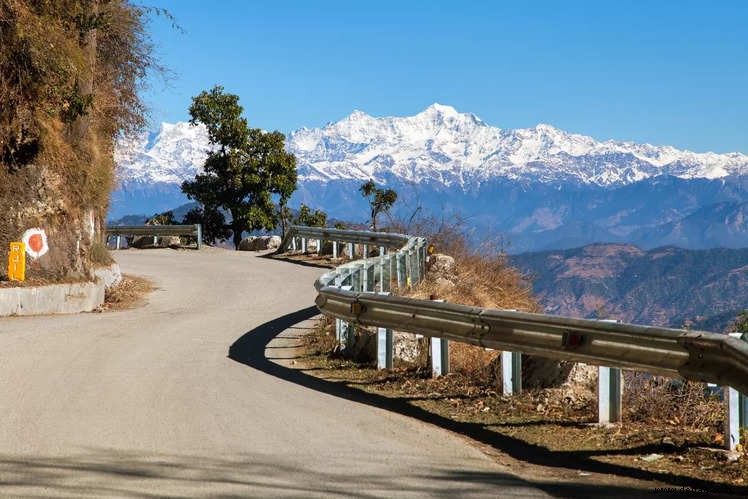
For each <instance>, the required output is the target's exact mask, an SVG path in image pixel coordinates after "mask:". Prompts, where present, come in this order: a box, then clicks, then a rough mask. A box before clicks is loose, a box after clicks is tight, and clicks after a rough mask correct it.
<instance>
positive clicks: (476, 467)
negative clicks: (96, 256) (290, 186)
mask: <svg viewBox="0 0 748 499" xmlns="http://www.w3.org/2000/svg"><path fill="white" fill-rule="evenodd" d="M116 256H117V259H118V260H119V262H120V265H121V267H122V269H123V271H124V272H126V273H131V274H138V275H143V276H146V277H148V278H150V279H151V280H152V281H153V282H154V283H155V285H156V286H157V289H156V290H155V291H154V292H153V293H152V294H151V295H150V296H149V299H148V304H147V305H146V306H143V307H140V308H136V309H133V310H127V311H121V312H108V313H91V314H81V315H71V316H54V317H30V318H0V414H2V424H0V495H2V496H66V497H81V496H88V497H102V496H117V497H121V496H124V497H163V496H169V497H196V496H206V495H210V496H222V497H240V496H241V497H245V496H253V497H258V496H261V497H265V496H271V495H272V496H278V495H280V496H296V497H298V496H304V497H307V496H325V497H329V496H335V495H340V496H347V497H350V496H360V497H369V496H386V497H393V496H456V495H458V496H483V495H485V496H494V497H495V496H497V495H501V496H514V495H516V496H544V495H545V494H544V493H543V492H541V491H540V490H538V489H535V488H533V487H531V486H529V485H528V484H527V483H526V482H523V481H522V480H521V479H519V478H516V477H514V476H512V475H510V474H509V473H508V472H507V470H506V469H505V468H503V467H501V466H499V465H497V464H495V463H494V462H493V461H492V460H491V459H490V458H488V457H486V456H485V455H484V454H483V453H482V452H480V451H479V450H478V449H477V448H475V447H473V446H471V445H469V444H468V443H467V442H466V441H464V440H463V439H461V438H459V437H457V436H455V435H452V434H450V433H448V432H446V431H444V430H440V429H438V428H436V427H433V426H430V425H427V424H424V423H421V422H419V421H416V420H414V419H410V418H407V417H404V416H401V415H398V414H393V413H390V412H387V411H384V410H382V409H378V408H375V407H371V406H368V405H364V404H360V403H357V402H356V401H353V400H350V399H347V398H345V397H341V396H335V395H334V394H331V393H325V392H324V391H321V390H319V389H314V387H313V386H311V385H310V386H305V383H304V382H303V380H302V381H298V380H295V379H294V375H293V372H296V371H294V370H293V369H289V368H287V367H283V366H282V365H280V364H277V363H276V362H283V360H281V359H282V357H284V356H288V352H292V350H289V349H288V347H291V346H293V344H294V342H295V341H297V340H298V334H301V333H303V331H302V330H301V329H294V328H300V327H304V326H303V324H302V325H301V326H299V325H294V324H297V323H298V322H300V321H302V320H303V319H308V318H310V317H311V316H312V315H314V314H315V310H314V309H313V308H311V307H310V305H312V304H313V300H314V296H315V292H314V288H313V286H312V282H313V281H314V279H315V278H316V277H317V276H318V275H319V274H320V273H321V272H322V270H321V269H319V268H314V267H304V266H299V265H292V264H288V263H284V262H278V261H273V260H269V259H264V258H259V257H257V256H256V255H254V254H250V253H244V252H230V251H217V250H206V251H201V252H196V251H172V250H151V251H123V252H118V253H117V254H116ZM289 328H290V329H289ZM284 330H286V332H285V333H284V334H283V336H282V337H281V338H280V339H276V340H272V338H273V337H274V336H275V335H277V334H278V333H280V332H282V331H284ZM271 340H272V341H271ZM269 341H270V344H269V345H267V347H268V348H267V350H266V349H265V347H266V343H268V342H269ZM273 359H275V361H274V360H273ZM283 373H285V374H283ZM289 373H290V374H289ZM299 375H300V376H305V375H303V374H301V373H299ZM307 378H309V377H307Z"/></svg>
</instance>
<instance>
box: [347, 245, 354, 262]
mask: <svg viewBox="0 0 748 499" xmlns="http://www.w3.org/2000/svg"><path fill="white" fill-rule="evenodd" d="M353 257H354V251H353V243H348V258H350V259H351V260H353Z"/></svg>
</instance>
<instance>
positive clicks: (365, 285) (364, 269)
mask: <svg viewBox="0 0 748 499" xmlns="http://www.w3.org/2000/svg"><path fill="white" fill-rule="evenodd" d="M361 277H362V280H361V283H362V284H361V291H362V292H363V293H367V292H368V291H369V265H367V264H363V265H362V266H361ZM372 284H373V283H372Z"/></svg>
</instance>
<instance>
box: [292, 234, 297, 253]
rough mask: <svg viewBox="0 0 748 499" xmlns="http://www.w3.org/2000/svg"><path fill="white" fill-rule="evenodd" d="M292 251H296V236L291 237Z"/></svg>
mask: <svg viewBox="0 0 748 499" xmlns="http://www.w3.org/2000/svg"><path fill="white" fill-rule="evenodd" d="M291 249H292V250H293V251H296V236H291Z"/></svg>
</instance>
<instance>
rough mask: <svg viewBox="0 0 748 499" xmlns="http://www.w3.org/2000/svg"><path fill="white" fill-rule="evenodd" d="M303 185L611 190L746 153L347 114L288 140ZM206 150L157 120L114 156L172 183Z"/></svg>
mask: <svg viewBox="0 0 748 499" xmlns="http://www.w3.org/2000/svg"><path fill="white" fill-rule="evenodd" d="M287 149H288V150H289V151H290V152H292V153H294V154H295V155H296V157H297V160H298V165H299V178H300V181H302V182H303V181H307V180H316V181H324V182H328V181H332V180H339V179H349V180H366V179H369V178H373V179H375V180H378V181H380V182H388V181H391V180H393V179H397V180H399V181H406V182H410V183H413V182H415V183H429V184H433V185H443V186H452V185H456V186H459V187H460V188H461V189H463V190H466V191H467V190H471V189H474V188H478V187H479V186H480V185H481V183H484V182H486V181H490V180H493V179H506V180H513V181H522V182H541V183H545V184H559V185H560V184H564V183H573V184H595V185H600V186H617V185H624V184H629V183H632V182H637V181H639V180H643V179H646V178H650V177H654V176H658V175H672V176H676V177H681V178H710V179H712V178H721V177H726V176H729V175H745V174H748V156H746V155H744V154H740V153H731V154H715V153H694V152H690V151H681V150H678V149H675V148H673V147H670V146H653V145H650V144H636V143H633V142H619V141H613V140H607V141H604V142H599V141H596V140H595V139H593V138H591V137H587V136H584V135H578V134H573V133H569V132H566V131H563V130H560V129H558V128H556V127H554V126H551V125H547V124H538V125H536V126H535V127H533V128H523V129H501V128H496V127H492V126H489V125H487V124H486V123H484V122H483V121H481V120H480V118H478V117H477V116H475V115H473V114H466V113H460V112H459V111H457V110H456V109H455V108H453V107H451V106H447V105H443V104H439V103H434V104H432V105H430V106H429V107H427V108H426V109H424V110H423V111H421V112H420V113H418V114H416V115H414V116H410V117H383V118H378V117H373V116H370V115H368V114H366V113H364V112H363V111H359V110H356V111H353V112H352V113H351V114H350V115H348V116H346V117H345V118H343V119H341V120H340V121H338V122H335V123H330V124H328V125H326V126H324V127H322V128H302V129H300V130H296V131H294V132H291V133H290V134H289V135H288V141H287ZM208 150H209V147H208V138H207V133H206V131H205V128H204V127H202V126H193V125H190V124H189V123H184V122H182V123H175V124H168V123H163V124H162V125H161V127H160V129H159V132H158V133H157V134H155V135H150V136H149V135H148V134H144V135H143V136H140V137H136V138H130V139H128V140H124V141H122V142H121V144H120V148H119V150H118V153H117V157H118V163H119V165H120V167H121V176H122V178H123V179H126V180H138V181H143V182H172V183H178V182H181V181H182V180H184V179H186V178H190V177H193V176H194V174H195V173H196V172H197V171H199V168H200V167H201V165H202V163H203V161H204V160H205V156H206V154H207V152H208Z"/></svg>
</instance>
